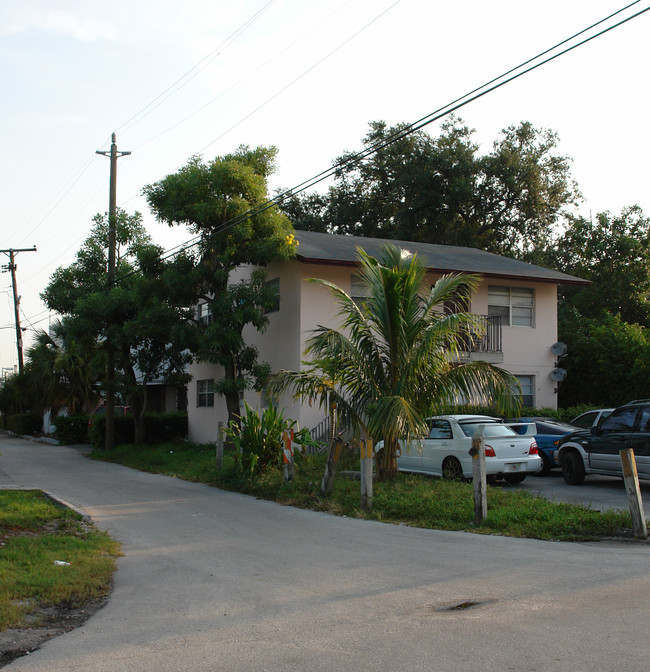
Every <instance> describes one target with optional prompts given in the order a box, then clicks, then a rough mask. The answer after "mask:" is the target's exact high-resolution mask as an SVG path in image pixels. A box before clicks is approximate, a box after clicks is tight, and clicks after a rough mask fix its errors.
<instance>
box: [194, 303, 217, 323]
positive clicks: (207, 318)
mask: <svg viewBox="0 0 650 672" xmlns="http://www.w3.org/2000/svg"><path fill="white" fill-rule="evenodd" d="M198 313H199V322H200V323H201V324H212V322H213V321H214V317H213V315H212V306H211V305H210V304H209V303H201V304H200V305H199V310H198Z"/></svg>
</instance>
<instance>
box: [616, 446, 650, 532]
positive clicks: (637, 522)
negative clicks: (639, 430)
mask: <svg viewBox="0 0 650 672" xmlns="http://www.w3.org/2000/svg"><path fill="white" fill-rule="evenodd" d="M619 455H620V457H621V466H622V467H623V482H624V483H625V490H626V492H627V499H628V503H629V507H630V515H631V516H632V529H633V530H634V536H635V537H636V538H637V539H647V538H648V527H647V525H646V522H645V513H644V511H643V500H642V499H641V490H640V488H639V475H638V473H637V470H636V459H635V458H634V450H632V448H625V449H624V450H621V451H619Z"/></svg>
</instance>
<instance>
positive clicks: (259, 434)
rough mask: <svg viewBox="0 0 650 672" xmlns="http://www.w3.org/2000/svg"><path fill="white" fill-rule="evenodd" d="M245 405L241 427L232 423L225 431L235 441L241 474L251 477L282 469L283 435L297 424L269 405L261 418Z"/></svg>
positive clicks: (236, 456)
mask: <svg viewBox="0 0 650 672" xmlns="http://www.w3.org/2000/svg"><path fill="white" fill-rule="evenodd" d="M244 406H245V407H246V413H245V415H242V416H241V427H238V426H237V425H236V424H235V423H232V424H231V425H230V426H229V427H226V429H225V432H226V434H227V436H229V437H230V439H232V442H233V446H234V448H235V458H236V460H237V465H238V468H239V471H240V474H241V475H242V476H244V477H245V478H252V477H254V476H258V475H260V474H262V473H264V472H265V471H267V470H269V469H274V468H280V467H281V466H282V461H283V450H282V433H283V432H284V430H285V429H291V428H292V427H294V426H295V424H296V423H295V421H294V420H286V419H285V417H284V415H283V413H282V411H281V410H279V409H277V408H276V407H275V406H269V408H267V409H266V410H265V411H264V412H263V413H262V415H261V416H260V415H259V413H258V412H257V411H256V410H254V409H252V408H251V407H250V406H249V405H248V404H247V403H246V402H244Z"/></svg>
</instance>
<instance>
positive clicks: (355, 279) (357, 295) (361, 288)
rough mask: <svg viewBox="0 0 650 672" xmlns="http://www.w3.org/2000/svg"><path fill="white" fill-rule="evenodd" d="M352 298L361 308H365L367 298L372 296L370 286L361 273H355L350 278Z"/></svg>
mask: <svg viewBox="0 0 650 672" xmlns="http://www.w3.org/2000/svg"><path fill="white" fill-rule="evenodd" d="M350 298H351V299H352V300H353V301H354V302H355V303H356V304H357V306H359V308H363V305H364V304H365V302H366V300H367V299H368V298H370V287H368V285H367V284H366V283H365V282H364V281H363V279H362V278H361V276H359V275H353V276H351V278H350Z"/></svg>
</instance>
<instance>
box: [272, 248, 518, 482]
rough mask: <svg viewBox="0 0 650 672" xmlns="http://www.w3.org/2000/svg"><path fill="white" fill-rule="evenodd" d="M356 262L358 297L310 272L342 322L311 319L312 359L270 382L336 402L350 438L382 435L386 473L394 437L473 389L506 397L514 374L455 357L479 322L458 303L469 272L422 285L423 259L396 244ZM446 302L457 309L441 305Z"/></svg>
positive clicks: (492, 397)
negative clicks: (363, 289)
mask: <svg viewBox="0 0 650 672" xmlns="http://www.w3.org/2000/svg"><path fill="white" fill-rule="evenodd" d="M359 262H360V271H359V275H360V277H361V278H362V281H363V282H364V284H365V285H366V286H367V290H368V291H367V296H368V298H367V299H366V300H365V302H364V303H363V304H362V305H361V306H359V305H357V303H356V302H355V301H354V300H353V299H352V298H351V297H350V296H348V294H346V293H345V291H344V290H342V289H341V288H340V287H338V286H336V285H335V284H333V283H330V282H327V281H324V280H313V281H314V282H318V283H320V284H322V285H325V286H326V287H329V289H330V290H331V292H332V294H333V295H334V297H335V298H336V300H337V302H338V305H339V313H340V315H341V316H342V318H343V325H342V326H343V329H342V330H338V329H334V328H330V327H326V326H320V327H318V328H317V329H316V330H315V331H314V333H313V334H312V336H311V337H310V338H309V340H308V342H307V351H306V354H307V355H308V356H310V357H311V365H310V367H309V368H308V369H306V370H303V371H297V372H292V371H282V372H280V373H278V374H276V375H275V376H274V377H273V379H272V381H271V383H270V388H271V389H272V391H273V393H274V394H280V393H283V392H285V391H287V390H292V391H293V393H294V394H296V395H297V396H299V397H302V398H305V399H310V400H311V399H316V400H318V401H319V402H320V403H321V404H325V403H327V404H331V403H332V402H335V403H336V410H337V413H338V414H339V415H340V416H341V418H342V420H343V422H344V424H345V425H347V426H349V427H350V428H351V429H352V431H353V432H354V433H355V434H356V436H357V437H359V436H361V435H365V436H367V437H369V438H372V439H373V440H375V441H378V440H380V439H383V441H384V448H383V453H382V455H381V458H380V460H379V465H378V466H379V474H380V477H385V478H386V477H392V476H394V475H395V473H396V470H397V466H396V451H397V447H398V442H399V441H400V440H402V439H407V440H408V439H409V438H410V437H413V436H422V435H424V434H425V432H426V418H427V416H428V415H429V414H432V413H435V412H436V411H441V410H443V409H446V408H449V406H451V405H453V404H457V403H458V402H459V400H461V399H462V400H467V399H476V398H477V397H478V398H481V399H487V400H489V401H494V402H495V403H498V404H499V405H501V406H506V405H507V404H509V403H510V400H511V392H512V389H513V385H514V386H516V381H515V379H514V377H513V376H512V375H511V374H510V373H508V372H507V371H505V370H503V369H501V368H499V367H496V366H493V365H491V364H488V363H486V362H480V361H472V362H463V363H459V361H458V360H459V357H458V355H459V351H460V350H461V349H462V346H463V344H464V343H466V339H467V338H468V337H470V335H471V334H476V333H481V331H482V329H483V325H482V322H481V321H480V320H479V318H478V317H477V316H476V315H472V314H470V313H467V312H463V310H462V306H465V305H467V303H466V302H467V299H468V297H469V295H470V294H471V293H472V292H473V291H475V290H476V288H477V285H478V279H477V278H476V277H474V276H469V275H464V274H457V275H448V276H444V277H442V278H441V279H439V280H438V281H437V282H436V283H435V285H434V286H433V287H432V288H431V289H430V290H428V291H426V290H425V275H426V268H425V267H424V265H423V264H422V263H421V262H420V261H419V259H418V257H417V256H416V255H411V254H409V253H406V252H404V251H403V250H401V249H399V248H397V247H395V246H393V245H388V246H387V247H386V249H385V251H384V253H383V255H382V257H381V259H379V260H377V259H375V258H373V257H371V256H369V255H368V254H366V253H365V252H363V251H362V250H359ZM450 303H453V304H455V305H457V306H458V307H459V308H461V310H460V311H459V312H455V313H451V314H448V313H445V312H444V310H442V307H443V306H444V305H445V304H450Z"/></svg>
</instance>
